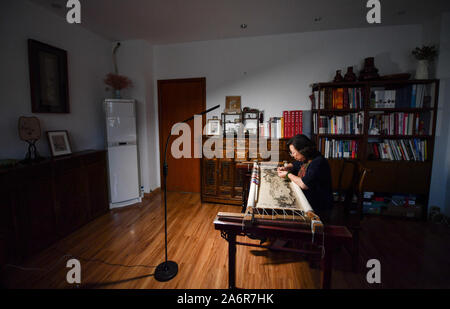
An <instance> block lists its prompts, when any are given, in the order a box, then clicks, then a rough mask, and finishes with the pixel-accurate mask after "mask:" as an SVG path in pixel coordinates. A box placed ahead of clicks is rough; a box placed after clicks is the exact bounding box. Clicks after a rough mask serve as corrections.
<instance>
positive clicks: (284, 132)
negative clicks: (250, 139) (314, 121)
mask: <svg viewBox="0 0 450 309" xmlns="http://www.w3.org/2000/svg"><path fill="white" fill-rule="evenodd" d="M259 134H260V136H261V137H266V138H278V139H280V138H291V137H294V136H295V135H297V134H303V111H299V110H297V111H284V112H283V117H271V118H270V119H269V121H267V122H265V123H262V124H260V127H259Z"/></svg>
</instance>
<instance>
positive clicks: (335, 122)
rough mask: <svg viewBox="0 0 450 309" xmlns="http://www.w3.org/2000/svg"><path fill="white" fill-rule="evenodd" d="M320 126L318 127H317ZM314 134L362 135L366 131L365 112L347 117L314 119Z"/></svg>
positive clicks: (315, 117)
mask: <svg viewBox="0 0 450 309" xmlns="http://www.w3.org/2000/svg"><path fill="white" fill-rule="evenodd" d="M317 126H318V127H317ZM313 128H314V134H317V132H319V134H362V133H363V129H364V112H359V113H352V114H348V115H345V116H335V115H333V116H320V117H319V121H318V122H317V114H315V115H314V117H313Z"/></svg>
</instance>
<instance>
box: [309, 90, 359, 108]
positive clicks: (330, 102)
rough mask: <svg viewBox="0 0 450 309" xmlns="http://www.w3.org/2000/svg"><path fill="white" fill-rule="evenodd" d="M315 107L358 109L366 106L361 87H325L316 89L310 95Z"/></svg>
mask: <svg viewBox="0 0 450 309" xmlns="http://www.w3.org/2000/svg"><path fill="white" fill-rule="evenodd" d="M310 98H311V100H312V103H313V109H316V108H319V109H356V108H364V95H363V89H361V88H324V89H321V91H320V93H319V91H314V92H313V95H312V96H311V97H310Z"/></svg>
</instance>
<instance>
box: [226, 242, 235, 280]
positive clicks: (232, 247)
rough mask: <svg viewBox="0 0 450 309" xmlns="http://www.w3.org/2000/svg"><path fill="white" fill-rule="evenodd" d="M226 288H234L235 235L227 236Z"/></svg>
mask: <svg viewBox="0 0 450 309" xmlns="http://www.w3.org/2000/svg"><path fill="white" fill-rule="evenodd" d="M227 240H228V288H229V289H235V288H236V234H232V233H230V234H228V235H227Z"/></svg>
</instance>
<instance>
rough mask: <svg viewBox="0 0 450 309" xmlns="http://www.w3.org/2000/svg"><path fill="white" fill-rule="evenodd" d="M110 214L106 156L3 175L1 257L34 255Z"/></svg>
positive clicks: (88, 155) (93, 154)
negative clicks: (85, 225)
mask: <svg viewBox="0 0 450 309" xmlns="http://www.w3.org/2000/svg"><path fill="white" fill-rule="evenodd" d="M107 211H108V187H107V172H106V151H86V152H81V153H76V154H73V155H70V156H65V157H61V158H55V159H49V160H45V161H44V162H41V163H38V164H33V165H28V166H19V167H16V168H12V169H8V170H0V250H2V251H3V252H2V251H0V254H1V255H2V256H0V258H1V259H3V260H4V261H17V260H21V259H23V258H25V257H27V256H30V255H32V254H35V253H37V252H39V251H40V250H42V249H44V248H46V247H48V246H50V245H51V244H53V243H54V242H55V241H57V240H58V239H61V238H63V237H65V236H67V235H68V234H70V233H71V232H73V231H75V230H76V229H78V228H80V227H81V226H82V225H84V224H86V223H87V222H89V221H90V220H92V219H93V218H95V217H97V216H99V215H101V214H104V213H106V212H107Z"/></svg>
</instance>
